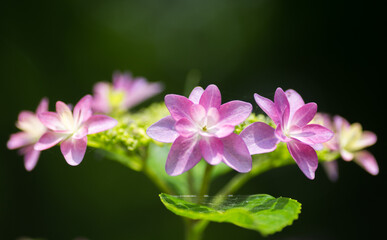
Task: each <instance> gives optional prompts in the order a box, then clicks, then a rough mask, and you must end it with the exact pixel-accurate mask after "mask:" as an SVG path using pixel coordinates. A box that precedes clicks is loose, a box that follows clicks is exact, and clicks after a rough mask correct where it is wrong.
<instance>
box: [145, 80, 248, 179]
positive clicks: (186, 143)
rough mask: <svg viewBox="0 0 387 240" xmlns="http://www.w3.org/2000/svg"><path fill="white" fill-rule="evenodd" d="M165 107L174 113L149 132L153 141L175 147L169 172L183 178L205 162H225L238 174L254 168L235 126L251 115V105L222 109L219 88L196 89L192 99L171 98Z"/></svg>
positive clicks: (237, 104) (236, 104) (231, 104)
mask: <svg viewBox="0 0 387 240" xmlns="http://www.w3.org/2000/svg"><path fill="white" fill-rule="evenodd" d="M165 104H166V106H167V108H168V110H169V112H170V113H171V116H167V117H165V118H163V119H161V120H160V121H158V122H156V123H154V124H153V125H152V126H150V127H149V128H148V129H147V134H148V136H149V137H151V138H153V139H154V140H157V141H160V142H165V143H172V142H173V144H172V147H171V150H170V152H169V154H168V158H167V162H166V167H165V169H166V172H167V173H168V174H169V175H171V176H175V175H179V174H182V173H184V172H186V171H188V170H189V169H191V168H192V167H194V166H195V165H196V164H197V163H198V162H199V161H200V160H201V159H202V158H204V159H205V160H206V161H207V162H208V163H209V164H211V165H216V164H219V163H220V162H224V163H225V164H227V165H228V166H230V167H231V168H233V169H235V170H236V171H238V172H248V171H250V170H251V167H252V159H251V156H250V153H249V151H248V149H247V147H246V144H245V143H244V142H243V140H242V138H241V137H240V136H239V135H237V134H235V133H234V128H235V126H236V125H238V124H240V123H242V122H243V121H244V120H245V119H246V118H247V117H248V116H249V115H250V113H251V110H252V106H251V104H250V103H247V102H242V101H231V102H228V103H225V104H223V105H221V94H220V91H219V89H218V87H217V86H215V85H209V86H208V87H207V88H206V90H203V88H201V87H196V88H194V89H193V90H192V92H191V94H190V96H189V98H188V99H187V98H186V97H184V96H180V95H174V94H169V95H167V96H165Z"/></svg>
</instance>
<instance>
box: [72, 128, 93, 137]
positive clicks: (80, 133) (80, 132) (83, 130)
mask: <svg viewBox="0 0 387 240" xmlns="http://www.w3.org/2000/svg"><path fill="white" fill-rule="evenodd" d="M88 132H89V129H88V128H87V125H82V126H81V127H80V128H79V129H78V130H77V131H76V132H75V133H74V134H73V135H72V138H75V139H81V138H84V137H85V136H87V134H88Z"/></svg>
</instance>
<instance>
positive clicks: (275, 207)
mask: <svg viewBox="0 0 387 240" xmlns="http://www.w3.org/2000/svg"><path fill="white" fill-rule="evenodd" d="M160 199H161V201H162V202H163V204H164V205H165V206H166V207H167V209H169V210H170V211H171V212H173V213H175V214H176V215H179V216H182V217H186V218H190V219H194V220H208V221H214V222H229V223H232V224H235V225H237V226H240V227H243V228H247V229H251V230H255V231H258V232H260V233H261V234H262V235H264V236H266V235H268V234H273V233H275V232H278V231H281V230H282V229H283V228H284V227H286V226H289V225H291V224H292V223H293V221H294V220H296V219H297V218H298V215H299V213H300V212H301V204H300V203H299V202H297V201H296V200H293V199H290V198H285V197H279V198H274V197H272V196H270V195H267V194H257V195H250V196H223V197H203V198H198V197H193V196H171V195H168V194H165V193H162V194H160ZM198 201H200V203H197V202H198Z"/></svg>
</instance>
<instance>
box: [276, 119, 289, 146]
mask: <svg viewBox="0 0 387 240" xmlns="http://www.w3.org/2000/svg"><path fill="white" fill-rule="evenodd" d="M274 134H275V136H276V138H278V140H279V141H281V142H289V141H291V140H292V139H291V138H289V137H287V136H286V135H285V133H284V130H283V127H282V125H281V123H280V124H278V125H277V128H276V129H275V130H274Z"/></svg>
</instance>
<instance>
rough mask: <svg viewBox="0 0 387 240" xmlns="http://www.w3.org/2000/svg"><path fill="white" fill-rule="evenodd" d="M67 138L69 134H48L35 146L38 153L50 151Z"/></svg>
mask: <svg viewBox="0 0 387 240" xmlns="http://www.w3.org/2000/svg"><path fill="white" fill-rule="evenodd" d="M67 136H68V134H63V133H56V132H46V133H45V134H43V136H42V137H40V139H39V141H38V142H37V143H36V144H35V146H34V149H35V150H37V151H42V150H46V149H49V148H51V147H53V146H55V145H56V144H58V143H59V142H61V141H62V140H63V139H65V138H66V137H67Z"/></svg>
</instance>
